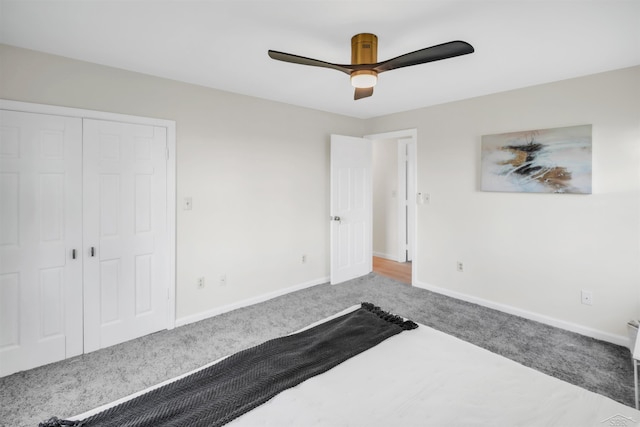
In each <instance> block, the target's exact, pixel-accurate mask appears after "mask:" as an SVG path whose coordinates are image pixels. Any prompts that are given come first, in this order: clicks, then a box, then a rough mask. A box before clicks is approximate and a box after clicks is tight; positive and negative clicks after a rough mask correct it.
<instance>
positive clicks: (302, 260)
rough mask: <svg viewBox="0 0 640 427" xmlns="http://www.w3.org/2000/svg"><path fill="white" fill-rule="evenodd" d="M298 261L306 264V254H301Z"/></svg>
mask: <svg viewBox="0 0 640 427" xmlns="http://www.w3.org/2000/svg"><path fill="white" fill-rule="evenodd" d="M300 261H301V262H302V263H303V264H306V263H307V256H306V255H302V257H301V258H300Z"/></svg>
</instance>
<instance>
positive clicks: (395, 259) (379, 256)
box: [373, 251, 402, 262]
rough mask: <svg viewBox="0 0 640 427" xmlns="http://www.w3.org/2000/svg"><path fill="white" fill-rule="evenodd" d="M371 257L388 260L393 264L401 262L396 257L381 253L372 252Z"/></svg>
mask: <svg viewBox="0 0 640 427" xmlns="http://www.w3.org/2000/svg"><path fill="white" fill-rule="evenodd" d="M373 256H375V257H378V258H384V259H388V260H391V261H395V262H402V261H399V260H398V257H397V256H395V255H392V254H385V253H382V252H376V251H373Z"/></svg>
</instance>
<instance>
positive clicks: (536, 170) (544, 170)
mask: <svg viewBox="0 0 640 427" xmlns="http://www.w3.org/2000/svg"><path fill="white" fill-rule="evenodd" d="M481 157H482V160H481V163H482V171H481V189H482V191H509V192H526V193H577V194H591V125H581V126H570V127H562V128H553V129H538V130H530V131H524V132H513V133H502V134H496V135H484V136H483V137H482V155H481Z"/></svg>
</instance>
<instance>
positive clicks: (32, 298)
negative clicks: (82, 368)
mask: <svg viewBox="0 0 640 427" xmlns="http://www.w3.org/2000/svg"><path fill="white" fill-rule="evenodd" d="M167 208H168V207H167V135H166V128H164V127H157V126H150V125H135V124H128V123H120V122H113V121H102V120H90V119H81V118H72V117H61V116H53V115H45V114H31V113H23V112H14V111H6V110H0V376H4V375H8V374H11V373H13V372H17V371H20V370H25V369H30V368H33V367H36V366H40V365H44V364H47V363H51V362H55V361H58V360H61V359H64V358H68V357H71V356H75V355H78V354H82V353H83V352H85V353H86V352H90V351H93V350H97V349H99V348H103V347H107V346H110V345H113V344H117V343H120V342H123V341H127V340H130V339H133V338H137V337H140V336H143V335H146V334H149V333H152V332H156V331H158V330H162V329H166V328H167V325H168V290H169V283H170V278H169V264H170V262H169V261H170V260H169V253H170V251H169V235H168V227H167V226H168V223H167Z"/></svg>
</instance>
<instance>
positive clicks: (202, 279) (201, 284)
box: [198, 277, 204, 289]
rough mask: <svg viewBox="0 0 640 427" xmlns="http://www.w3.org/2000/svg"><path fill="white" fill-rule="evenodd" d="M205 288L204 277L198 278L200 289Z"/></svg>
mask: <svg viewBox="0 0 640 427" xmlns="http://www.w3.org/2000/svg"><path fill="white" fill-rule="evenodd" d="M202 288H204V277H198V289H202Z"/></svg>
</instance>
